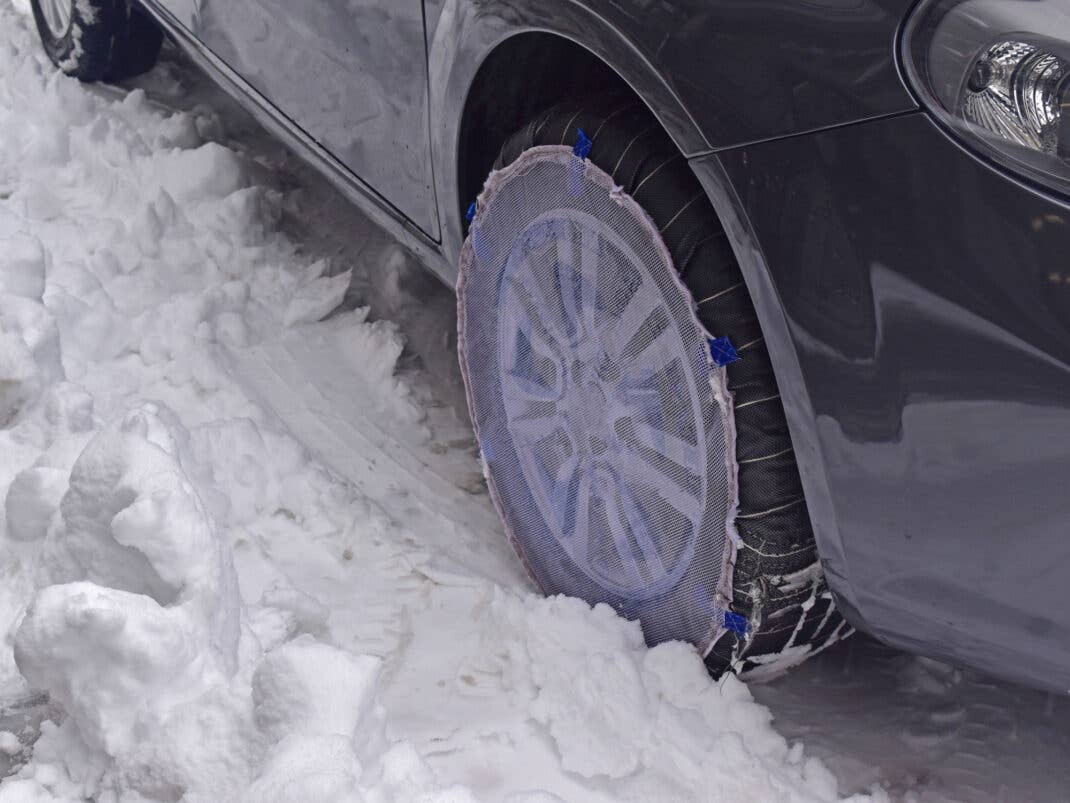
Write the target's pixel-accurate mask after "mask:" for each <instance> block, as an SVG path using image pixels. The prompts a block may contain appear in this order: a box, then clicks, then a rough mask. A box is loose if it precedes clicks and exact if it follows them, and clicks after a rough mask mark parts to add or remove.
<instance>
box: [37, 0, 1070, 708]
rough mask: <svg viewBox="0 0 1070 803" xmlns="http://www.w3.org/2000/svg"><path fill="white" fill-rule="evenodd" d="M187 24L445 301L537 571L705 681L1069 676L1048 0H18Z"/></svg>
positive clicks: (1065, 173) (121, 54) (1067, 391)
mask: <svg viewBox="0 0 1070 803" xmlns="http://www.w3.org/2000/svg"><path fill="white" fill-rule="evenodd" d="M33 6H34V13H35V17H36V20H37V24H38V28H39V30H40V32H41V35H42V40H43V42H44V44H45V47H46V49H47V50H48V52H49V54H50V56H51V57H52V59H53V61H54V62H55V63H56V64H57V65H58V66H59V67H60V68H61V69H63V70H64V71H66V72H67V73H69V74H71V75H75V76H77V77H79V78H82V79H83V80H97V79H121V78H124V77H127V76H130V75H133V74H136V73H138V72H141V71H144V70H146V69H148V68H149V67H151V66H152V64H153V63H154V61H155V58H156V55H157V53H158V51H159V48H160V45H161V36H162V33H161V32H166V33H167V34H169V35H170V37H171V38H172V39H173V40H174V41H175V42H176V43H177V44H178V45H179V46H181V47H182V48H184V49H185V50H187V51H188V52H189V53H190V54H191V55H192V56H193V57H194V58H195V59H196V60H197V61H198V62H199V63H200V64H202V65H203V66H204V67H205V68H206V69H207V71H208V72H210V73H211V74H212V75H213V76H214V77H215V78H216V79H218V81H219V82H220V83H221V85H222V86H223V87H224V88H225V89H227V90H228V91H230V92H231V93H232V94H233V95H234V96H235V97H236V98H238V99H239V100H240V101H241V102H242V103H243V104H245V105H246V106H247V107H248V108H249V109H250V110H251V111H252V112H253V113H254V114H255V115H256V116H257V117H258V119H259V120H260V121H261V122H262V123H263V124H264V125H266V126H267V127H268V128H270V129H272V130H273V131H275V132H277V133H278V134H279V135H280V136H281V137H282V138H284V139H285V140H286V141H287V142H289V143H290V144H291V145H293V146H294V147H295V148H296V149H297V150H299V151H300V152H301V153H302V154H303V155H304V156H305V157H306V158H307V159H308V160H309V161H310V162H311V163H312V164H314V165H315V166H316V167H318V168H319V169H320V170H322V171H323V172H324V173H325V174H326V175H327V176H328V177H329V178H330V179H331V180H332V181H334V182H335V183H336V185H337V186H338V187H340V188H341V189H342V190H343V191H344V192H346V193H347V195H348V196H349V197H351V198H352V199H353V200H354V201H355V202H356V203H357V204H358V205H360V206H361V207H362V208H363V209H364V210H365V211H366V212H368V213H369V214H371V215H372V216H373V217H374V218H375V219H376V220H377V221H378V222H379V223H381V224H382V225H384V226H386V227H387V228H388V229H390V230H391V231H392V232H394V233H395V234H396V235H397V237H398V238H399V239H400V240H401V241H402V242H403V243H404V244H406V245H407V246H408V247H409V248H410V249H411V250H412V251H414V252H415V253H416V254H417V255H418V256H419V257H420V258H421V259H422V260H423V261H424V262H425V263H426V264H427V266H428V267H429V268H430V270H432V271H433V272H434V273H436V274H437V275H438V276H439V277H441V278H442V279H443V280H444V281H446V282H449V283H450V284H451V285H452V284H457V285H458V287H459V291H460V292H459V294H458V302H459V350H460V354H461V362H462V369H463V371H464V374H465V378H466V382H467V388H468V395H469V402H470V407H471V410H472V416H473V424H474V426H475V428H476V432H477V435H478V436H479V440H480V445H481V447H482V454H483V459H484V466H485V473H486V477H487V481H488V485H489V487H490V490H491V494H492V497H493V499H494V501H495V504H496V505H497V507H498V510H499V512H500V513H501V515H502V519H503V522H504V524H505V529H506V532H507V533H508V535H509V537H510V538H511V539H512V540H513V542H514V545H515V546H516V547H517V551H518V553H519V555H520V557H521V558H522V559H523V561H524V563H525V565H526V567H527V568H528V570H529V572H530V573H531V575H532V577H533V578H534V580H535V581H536V583H537V584H538V585H539V586H540V587H541V588H542V589H543V590H545V591H546V592H548V593H567V594H574V595H577V596H581V597H583V598H585V599H588V600H590V601H592V602H605V603H607V604H610V605H613V606H614V607H615V608H617V609H618V610H619V611H620V612H621V613H622V614H623V615H626V616H629V617H632V618H636V619H639V620H641V621H642V623H643V626H644V631H645V632H646V634H647V637H648V639H649V640H650V641H652V642H653V641H661V640H665V639H671V638H682V639H687V640H689V641H691V642H693V643H694V644H695V645H696V646H697V648H698V649H699V650H700V651H701V652H702V653H703V655H704V656H705V657H706V662H707V664H708V666H709V667H710V669H711V671H713V672H714V673H720V672H723V671H725V670H727V669H732V670H735V671H739V672H742V673H744V674H750V675H752V676H758V677H760V676H768V675H771V674H774V673H776V672H779V671H781V670H783V669H784V668H786V667H788V666H790V665H792V664H794V663H797V662H799V661H800V660H802V659H803V658H805V657H806V656H807V655H810V654H813V653H814V652H816V651H818V650H820V649H821V648H823V647H825V646H827V645H828V644H831V643H833V642H834V641H835V640H837V639H838V638H840V637H842V636H844V635H846V634H847V633H848V632H849V631H850V629H851V627H852V626H853V627H857V628H860V629H862V630H865V631H867V632H869V633H872V634H873V635H875V636H877V637H878V638H880V639H883V640H885V641H887V642H889V643H891V644H894V645H897V646H900V647H903V648H906V649H909V650H913V651H916V652H919V653H923V654H926V655H930V656H934V657H937V658H941V659H946V660H951V661H957V662H961V663H965V664H970V665H973V666H977V667H980V668H982V669H986V670H990V671H992V672H994V673H997V674H1001V675H1004V676H1007V677H1010V678H1014V679H1017V680H1019V681H1023V682H1026V683H1030V684H1034V685H1037V686H1040V687H1044V688H1047V689H1052V690H1057V691H1060V692H1065V691H1066V690H1068V689H1070V205H1068V202H1067V198H1068V197H1070V5H1068V4H1067V3H1066V2H1065V0H922V2H915V0H807V1H806V2H801V0H538V1H537V2H536V1H535V0H531V1H530V2H529V1H528V0H357V2H354V1H353V0H346V2H341V0H324V2H320V3H293V2H283V0H138V2H136V3H134V4H132V5H128V4H127V2H126V0H78V1H77V2H73V0H34V2H33Z"/></svg>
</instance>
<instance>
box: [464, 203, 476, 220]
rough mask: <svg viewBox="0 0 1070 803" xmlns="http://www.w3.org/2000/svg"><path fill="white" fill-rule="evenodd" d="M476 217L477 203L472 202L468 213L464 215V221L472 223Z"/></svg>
mask: <svg viewBox="0 0 1070 803" xmlns="http://www.w3.org/2000/svg"><path fill="white" fill-rule="evenodd" d="M475 216H476V202H475V201H472V203H471V204H470V205H469V207H468V211H467V212H465V213H464V219H465V220H466V221H467V222H468V223H471V222H472V221H473V220H474V219H475Z"/></svg>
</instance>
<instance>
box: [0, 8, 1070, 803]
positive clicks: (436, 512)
mask: <svg viewBox="0 0 1070 803" xmlns="http://www.w3.org/2000/svg"><path fill="white" fill-rule="evenodd" d="M452 304H453V300H452V296H451V295H450V293H449V292H448V291H447V290H446V289H445V288H442V287H440V286H438V285H437V284H436V283H435V282H434V281H432V280H430V279H429V278H427V277H426V276H425V275H424V274H422V273H421V272H420V271H419V269H418V267H417V266H415V265H414V264H413V263H412V261H411V259H409V257H408V256H407V255H406V254H405V252H404V251H402V250H401V249H399V248H398V247H397V246H395V245H394V244H393V243H391V242H390V240H389V239H388V238H387V237H386V236H385V235H384V234H383V233H382V232H379V231H378V230H376V229H375V228H374V227H372V226H370V225H369V224H368V223H367V222H365V221H364V220H363V219H362V218H361V217H360V216H359V214H358V213H357V212H356V211H355V210H353V209H352V208H351V207H349V206H347V205H346V204H345V203H344V202H343V201H342V200H341V199H340V198H339V197H338V196H337V195H336V194H335V193H334V192H333V191H332V190H331V189H330V188H329V187H328V186H326V185H325V183H324V182H323V181H322V180H320V179H319V178H318V177H317V176H315V175H314V174H313V173H311V171H309V170H307V169H306V168H304V167H302V166H301V165H300V164H299V163H298V162H297V161H296V160H295V159H294V158H293V157H292V156H291V155H289V154H287V153H286V152H285V151H284V150H283V149H282V148H281V147H280V146H279V145H278V144H277V143H275V142H273V141H272V140H271V139H270V138H268V137H267V136H266V135H265V134H263V133H262V132H261V131H259V130H258V129H257V128H256V126H255V124H253V123H252V122H251V121H250V119H249V118H248V117H247V116H245V115H244V114H242V113H241V112H240V111H238V110H237V109H236V108H235V107H234V106H233V104H232V103H231V102H230V101H229V100H227V99H226V98H225V97H224V96H222V95H221V94H220V93H218V92H217V91H215V90H214V89H213V88H212V87H211V86H210V85H209V84H208V83H207V82H206V81H205V80H204V79H203V78H202V77H201V76H199V75H198V74H197V73H196V71H195V70H193V69H192V68H191V67H189V66H188V65H187V64H186V63H185V62H184V61H183V60H182V59H181V58H180V57H179V56H178V55H177V54H175V53H171V52H169V53H167V54H166V56H165V59H164V62H163V63H162V64H161V65H160V67H158V68H157V69H156V70H155V71H154V72H153V73H151V74H150V75H148V76H146V77H145V78H143V79H141V80H140V81H138V82H137V88H132V87H127V88H125V89H115V88H107V87H85V86H82V85H80V84H78V83H77V82H74V81H71V80H68V79H65V78H62V77H60V76H58V75H56V74H55V72H54V71H53V69H52V68H51V66H50V65H49V64H48V63H47V61H46V60H45V58H44V56H43V55H42V54H41V52H40V48H39V46H38V45H37V43H36V40H35V35H34V34H33V32H32V30H31V26H30V25H29V24H28V22H27V20H26V19H25V17H24V16H23V15H20V14H19V13H17V12H16V11H14V10H13V9H12V8H11V7H9V6H8V5H7V4H6V2H3V0H0V633H3V634H5V637H4V640H3V642H2V644H0V774H3V772H2V770H4V769H5V765H7V764H8V762H7V760H6V759H5V756H6V755H8V754H10V768H11V769H13V770H14V774H13V775H11V776H10V777H8V778H6V779H5V780H4V781H3V782H2V783H0V803H13V802H14V801H54V800H60V801H82V800H95V801H100V803H111V801H115V802H116V803H118V802H119V801H122V802H123V803H128V802H129V803H134V802H135V801H137V802H138V803H147V802H148V801H178V800H185V801H190V803H199V802H201V801H205V802H208V801H212V802H213V803H215V802H216V801H249V802H250V803H252V802H254V801H255V802H256V803H261V802H264V803H268V802H269V801H280V802H281V801H290V802H292V803H297V802H298V801H300V802H301V803H311V802H312V801H316V802H317V803H318V802H319V801H323V802H324V803H329V802H330V801H347V802H348V801H369V803H377V802H378V801H384V802H385V801H397V802H398V803H400V802H401V801H425V802H426V803H436V802H438V801H442V802H443V803H444V802H446V801H450V802H457V803H462V802H467V801H475V800H479V801H509V803H553V802H554V801H576V802H577V803H587V801H592V803H599V801H617V800H623V801H681V803H683V802H685V801H785V802H793V801H821V800H835V799H839V798H840V797H842V796H848V795H853V794H857V795H858V798H857V799H873V800H903V801H917V802H918V803H921V802H922V801H925V802H927V803H928V802H933V801H947V800H962V801H1062V800H1070V766H1068V762H1067V761H1066V756H1067V755H1070V703H1068V701H1067V700H1066V699H1065V698H1055V697H1051V696H1048V695H1043V694H1039V693H1036V692H1031V691H1028V690H1023V689H1018V688H1015V687H1011V686H1006V685H1002V684H1000V683H998V682H995V681H991V680H988V679H985V678H981V677H978V676H975V675H972V674H970V673H963V672H960V671H956V670H952V669H949V668H947V667H944V666H943V665H940V664H935V663H932V662H928V661H923V660H920V659H915V658H912V657H909V656H904V655H900V654H897V653H893V652H891V651H889V650H887V649H885V648H882V647H879V646H878V645H875V644H874V643H873V642H870V641H868V640H865V639H861V638H859V639H855V640H852V641H851V642H848V643H847V644H844V645H842V646H841V647H838V648H837V649H835V650H832V651H830V652H829V653H828V654H826V655H824V656H822V657H820V658H818V659H817V660H815V661H812V662H811V663H810V664H808V665H806V666H804V667H802V668H801V669H799V670H798V671H796V672H795V673H794V674H793V675H791V676H789V677H788V678H786V679H784V680H782V681H778V682H777V683H774V684H770V685H768V686H764V687H755V688H754V689H753V690H748V689H747V688H746V687H745V686H743V684H741V683H739V682H738V681H735V680H734V679H727V680H725V681H723V682H721V683H713V682H712V681H710V680H709V678H708V676H707V675H706V674H705V671H704V669H703V667H702V664H701V661H700V660H699V659H698V657H697V656H696V655H695V654H694V653H693V651H691V650H690V649H689V648H687V647H685V646H683V645H678V644H672V645H663V646H661V647H658V648H655V649H652V650H649V649H647V648H645V646H644V645H643V643H642V638H641V634H640V633H639V631H638V629H637V627H635V626H633V625H630V624H628V623H626V622H623V621H622V620H620V619H618V618H616V617H615V616H614V615H613V614H612V612H610V611H608V610H607V609H596V610H591V609H589V608H588V607H587V606H585V605H583V604H581V603H579V602H577V601H575V600H568V599H553V600H543V599H541V598H539V597H537V596H535V595H534V594H533V593H532V591H531V590H530V587H529V585H528V583H527V581H526V580H525V579H524V577H523V576H522V574H521V572H520V571H519V570H518V567H517V564H516V561H515V560H514V559H513V557H512V555H511V553H510V551H509V549H508V547H507V545H506V544H505V543H504V540H503V539H502V537H501V534H500V529H499V526H498V524H497V521H496V519H495V517H494V514H493V511H492V509H491V507H490V505H489V503H488V500H487V497H486V494H485V491H484V487H483V485H482V482H481V475H480V473H479V467H478V462H477V459H476V455H475V453H474V449H473V443H472V439H471V433H470V431H469V429H468V426H467V423H466V421H465V417H464V413H463V409H461V404H462V396H463V391H462V389H461V386H460V379H459V374H458V371H457V370H456V368H455V366H456V355H455V351H454V350H453V338H452V336H451V333H452V332H453V327H454V318H453V307H452ZM31 602H32V604H30V603H31ZM28 605H29V608H28V610H27V606H28ZM16 662H17V663H16ZM41 690H47V691H48V692H49V694H50V696H51V699H52V703H51V708H45V707H42V706H39V705H38V706H29V707H20V704H21V701H25V700H27V699H32V698H33V696H34V694H35V693H36V692H39V691H41ZM752 695H753V696H752ZM42 713H44V714H47V715H48V716H49V717H50V718H51V720H46V721H45V723H44V725H43V726H42V727H41V728H36V727H33V723H34V722H35V721H36V720H37V719H39V718H40V714H42ZM38 734H40V736H39V738H37V737H38ZM35 738H36V739H37V741H36V744H35V745H34V746H33V749H32V751H31V750H30V748H29V744H30V742H32V741H33V740H34V739H35ZM20 765H21V766H20Z"/></svg>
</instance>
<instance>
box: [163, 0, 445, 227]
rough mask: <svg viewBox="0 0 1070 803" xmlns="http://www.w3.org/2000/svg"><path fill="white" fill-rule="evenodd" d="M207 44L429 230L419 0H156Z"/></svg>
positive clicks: (432, 213)
mask: <svg viewBox="0 0 1070 803" xmlns="http://www.w3.org/2000/svg"><path fill="white" fill-rule="evenodd" d="M164 5H165V7H167V9H168V10H169V11H170V12H171V13H172V14H173V15H175V16H176V17H177V18H178V19H179V21H180V22H182V23H183V24H184V25H186V26H187V27H189V29H190V31H191V32H192V33H193V34H194V36H196V37H197V38H198V39H199V40H200V41H201V42H202V43H204V45H205V46H206V47H208V49H209V50H211V51H212V52H213V53H215V54H216V55H217V56H218V57H219V58H220V59H222V60H223V61H224V62H226V63H227V65H228V66H230V67H231V69H233V70H234V71H235V72H237V73H238V74H239V75H240V76H241V77H242V78H243V79H244V80H245V81H247V82H248V83H249V85H250V86H252V87H253V88H254V89H255V90H256V91H257V92H259V93H260V94H261V95H263V96H264V97H265V98H266V99H267V100H268V101H270V102H271V103H272V104H273V105H274V106H276V107H277V108H278V109H279V110H280V111H281V112H283V113H284V114H285V115H286V116H287V117H289V118H290V119H292V120H293V121H294V122H295V123H297V124H298V125H299V126H300V127H301V128H302V129H304V130H305V131H306V132H307V133H308V134H309V135H310V136H312V137H313V138H314V139H315V140H316V141H317V142H318V143H319V144H320V145H322V146H323V147H325V148H326V149H327V150H329V151H330V152H331V153H332V154H333V155H334V156H335V157H336V158H337V159H338V160H339V161H341V162H342V163H343V164H344V165H345V166H346V167H348V168H349V169H350V170H352V171H353V172H354V173H355V174H357V175H358V176H360V178H361V179H362V180H364V181H365V182H367V183H368V184H369V185H370V186H371V187H372V188H374V189H375V190H376V192H378V193H379V194H381V195H382V196H383V197H384V198H385V199H386V200H387V201H388V202H389V203H390V204H391V205H393V206H394V207H395V208H397V209H398V210H399V211H400V212H401V213H402V214H404V215H405V216H406V217H408V218H409V219H410V220H412V221H413V222H414V223H416V224H417V225H418V226H419V227H420V228H421V229H422V230H423V231H424V232H425V233H427V234H429V235H431V236H432V237H437V234H438V216H437V211H436V205H435V196H434V189H433V182H432V172H431V159H430V146H429V138H428V123H427V52H426V45H425V42H424V29H423V13H422V8H421V3H420V0H394V2H389V3H386V2H382V0H319V1H318V2H316V1H315V0H305V2H299V3H288V2H284V0H166V2H165V3H164Z"/></svg>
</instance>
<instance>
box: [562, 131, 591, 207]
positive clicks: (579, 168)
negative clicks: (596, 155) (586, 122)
mask: <svg viewBox="0 0 1070 803" xmlns="http://www.w3.org/2000/svg"><path fill="white" fill-rule="evenodd" d="M593 144H594V143H592V142H591V138H590V137H588V136H587V135H586V134H585V133H583V129H582V128H577V129H576V144H575V145H573V146H572V155H573V156H574V157H576V158H575V159H573V160H572V167H571V168H570V169H569V171H568V189H569V192H571V193H572V195H573V196H575V197H576V198H579V197H580V196H581V195H583V173H584V171H585V170H586V162H587V157H588V156H589V155H590V153H591V146H592V145H593Z"/></svg>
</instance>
